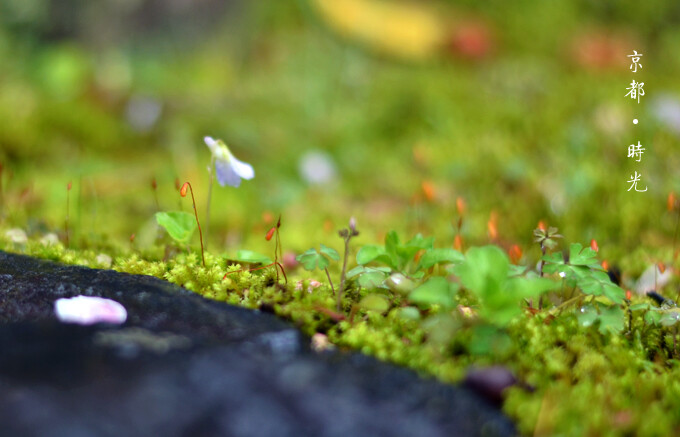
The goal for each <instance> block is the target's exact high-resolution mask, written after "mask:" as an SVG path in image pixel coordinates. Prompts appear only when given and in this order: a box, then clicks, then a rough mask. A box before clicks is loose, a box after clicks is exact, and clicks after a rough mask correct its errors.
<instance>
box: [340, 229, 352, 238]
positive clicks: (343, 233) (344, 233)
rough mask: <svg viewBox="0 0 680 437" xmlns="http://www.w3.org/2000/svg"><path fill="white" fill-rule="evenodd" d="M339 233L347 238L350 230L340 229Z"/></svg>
mask: <svg viewBox="0 0 680 437" xmlns="http://www.w3.org/2000/svg"><path fill="white" fill-rule="evenodd" d="M338 235H339V236H340V237H341V238H347V236H348V235H349V232H347V229H340V230H339V231H338Z"/></svg>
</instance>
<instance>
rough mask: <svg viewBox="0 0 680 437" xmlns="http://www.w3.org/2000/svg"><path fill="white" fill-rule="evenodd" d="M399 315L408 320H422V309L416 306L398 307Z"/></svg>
mask: <svg viewBox="0 0 680 437" xmlns="http://www.w3.org/2000/svg"><path fill="white" fill-rule="evenodd" d="M396 314H397V317H399V318H402V319H406V320H420V311H418V308H415V307H402V308H397V309H396Z"/></svg>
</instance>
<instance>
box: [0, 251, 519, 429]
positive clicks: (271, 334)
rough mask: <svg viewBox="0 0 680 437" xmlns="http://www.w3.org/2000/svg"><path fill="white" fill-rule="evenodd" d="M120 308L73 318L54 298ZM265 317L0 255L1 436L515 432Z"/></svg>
mask: <svg viewBox="0 0 680 437" xmlns="http://www.w3.org/2000/svg"><path fill="white" fill-rule="evenodd" d="M78 294H85V295H94V296H102V297H107V298H111V299H115V300H116V301H118V302H120V303H121V304H123V305H124V306H125V307H126V309H127V310H128V320H127V322H126V323H125V324H124V325H122V326H110V325H103V324H98V325H94V326H78V325H68V324H63V323H60V322H58V321H57V319H56V318H55V316H54V315H53V302H54V300H56V299H57V298H60V297H70V296H75V295H78ZM308 345H309V339H308V338H306V337H304V336H303V335H301V334H300V333H299V331H297V330H296V329H294V328H292V327H291V326H290V324H288V323H286V322H285V321H282V320H280V319H278V318H276V317H275V316H273V315H271V314H266V313H260V312H258V311H250V310H246V309H243V308H237V307H233V306H230V305H226V304H222V303H218V302H213V301H210V300H206V299H203V298H201V297H200V296H197V295H195V294H193V293H191V292H189V291H187V290H184V289H182V288H180V287H176V286H173V285H172V284H169V283H166V282H164V281H161V280H158V279H155V278H151V277H146V276H135V275H126V274H120V273H116V272H112V271H103V270H91V269H86V268H82V267H66V266H61V265H57V264H54V263H50V262H46V261H41V260H36V259H32V258H29V257H24V256H18V255H10V254H6V253H2V252H0V424H2V425H1V427H2V428H1V429H2V431H0V433H1V434H2V435H3V436H68V437H79V436H116V437H118V436H150V435H163V436H192V437H194V436H277V437H278V436H281V437H284V436H291V437H293V436H294V437H300V436H338V437H341V436H342V437H346V436H371V437H375V436H428V437H436V436H453V435H465V436H468V435H470V436H472V435H483V436H493V435H514V434H515V430H514V427H513V425H512V423H511V422H510V421H509V420H508V419H507V418H505V417H504V416H503V415H502V414H501V413H500V412H499V411H498V410H496V409H495V408H493V407H492V406H491V405H490V404H488V403H486V402H485V401H484V400H482V399H481V398H479V397H477V395H475V394H474V393H472V392H469V391H467V390H465V389H464V388H458V387H454V386H450V385H445V384H441V383H439V382H437V381H435V380H431V379H423V378H420V377H418V376H417V375H416V374H415V373H414V372H412V371H410V370H408V369H404V368H400V367H397V366H393V365H389V364H385V363H382V362H380V361H377V360H375V359H374V358H371V357H367V356H364V355H361V354H357V353H343V352H333V353H328V352H326V353H322V354H316V353H314V352H312V351H311V350H310V349H309V346H308Z"/></svg>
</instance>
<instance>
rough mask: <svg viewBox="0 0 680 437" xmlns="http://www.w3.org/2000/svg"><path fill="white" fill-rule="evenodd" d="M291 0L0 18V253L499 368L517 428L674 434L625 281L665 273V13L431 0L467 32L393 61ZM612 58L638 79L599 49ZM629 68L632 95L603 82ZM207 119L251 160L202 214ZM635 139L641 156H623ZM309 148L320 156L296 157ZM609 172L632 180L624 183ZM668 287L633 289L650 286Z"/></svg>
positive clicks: (669, 387)
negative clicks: (137, 14) (61, 18)
mask: <svg viewBox="0 0 680 437" xmlns="http://www.w3.org/2000/svg"><path fill="white" fill-rule="evenodd" d="M263 3H266V2H263ZM316 3H319V4H320V3H323V2H313V1H302V0H300V1H297V2H271V4H268V5H267V6H250V7H248V8H245V9H244V10H243V11H242V12H240V14H238V15H237V17H236V18H234V17H226V18H225V19H224V20H223V22H221V23H220V25H213V26H212V27H207V28H206V29H207V30H204V32H205V33H204V34H202V35H201V36H200V37H193V38H187V37H186V36H183V35H174V34H170V35H167V34H165V35H163V36H160V37H159V36H158V35H155V34H150V35H145V37H144V38H142V39H139V40H130V39H127V40H126V39H125V38H123V39H121V40H119V41H116V42H115V44H103V43H101V42H100V41H99V40H96V39H95V40H91V41H88V40H83V39H82V38H81V39H78V38H71V39H59V38H55V39H50V38H44V37H41V36H40V35H41V33H40V32H36V31H35V29H31V28H27V27H26V26H23V27H22V26H21V25H17V24H16V23H15V22H9V21H3V22H2V27H0V60H1V61H2V64H1V65H2V67H1V69H0V77H1V78H2V80H0V164H2V167H1V168H2V170H0V200H1V202H0V204H1V208H2V209H1V210H0V242H1V244H2V249H3V250H8V251H13V252H22V253H27V254H30V255H33V256H38V257H42V258H48V259H53V260H56V261H60V262H65V263H69V264H79V265H86V266H90V267H94V268H111V269H115V270H119V271H123V272H129V273H135V274H148V275H153V276H157V277H160V278H163V279H165V280H168V281H170V282H173V283H177V284H180V285H182V286H184V287H186V288H188V289H191V290H193V291H195V292H197V293H200V294H202V295H204V296H206V297H208V298H211V299H216V300H220V301H225V302H228V303H232V304H235V305H241V306H245V307H249V308H260V309H265V310H268V311H274V312H276V313H277V314H279V315H281V316H283V317H285V318H288V319H290V320H291V321H293V322H294V323H295V324H297V325H298V326H299V327H300V328H301V329H302V330H303V331H304V332H305V333H307V334H309V335H313V334H315V333H322V334H324V335H326V336H327V337H328V340H329V341H330V342H331V343H332V344H333V345H335V346H336V347H340V348H352V349H358V350H361V351H363V352H365V353H368V354H372V355H375V356H377V357H378V358H380V359H384V360H388V361H392V362H396V363H400V364H403V365H406V366H409V367H411V368H414V369H417V370H418V371H421V372H423V373H424V374H429V375H434V376H436V377H437V378H440V379H441V380H443V381H447V382H456V381H460V380H461V379H462V378H463V377H464V375H465V373H466V371H467V369H468V368H469V366H472V365H475V366H484V365H487V364H488V365H491V364H502V365H504V366H506V367H507V368H509V369H510V370H512V371H513V372H514V373H515V375H516V376H517V378H518V379H519V380H520V381H522V382H523V386H522V387H520V386H517V387H513V388H511V389H509V390H508V391H507V392H506V398H505V401H504V403H503V409H504V411H506V412H507V413H508V414H509V415H510V417H512V418H513V420H514V421H515V422H516V423H517V424H518V427H519V429H520V431H521V432H522V433H524V434H527V435H531V434H535V435H673V434H676V433H678V432H679V431H680V413H678V412H679V411H680V409H679V408H678V406H680V382H678V381H680V379H679V378H678V376H680V374H679V367H678V358H680V355H679V353H678V350H677V347H676V343H677V341H678V339H677V328H676V326H677V325H676V322H677V312H676V309H675V307H674V306H673V305H672V304H670V303H669V302H666V303H665V304H664V305H662V307H658V306H657V305H656V304H655V303H654V302H652V301H651V300H650V299H648V298H647V297H646V296H644V295H643V294H638V293H636V292H635V285H636V280H637V278H639V277H640V275H642V273H643V272H644V271H645V270H647V269H648V268H649V267H650V266H653V265H654V264H656V263H662V270H664V271H667V272H673V273H675V272H677V268H678V267H680V265H678V262H677V259H676V256H675V252H676V249H677V235H676V233H677V217H678V205H677V202H676V201H675V200H674V198H673V197H670V199H669V193H671V192H678V191H680V179H678V178H677V177H676V172H675V169H677V168H678V167H679V166H680V157H678V155H676V154H675V153H674V152H675V146H676V144H677V141H678V130H677V126H678V122H677V120H676V121H674V120H675V119H673V114H674V111H675V110H676V109H677V108H680V103H678V102H680V99H679V97H678V96H680V83H678V82H677V80H676V77H677V71H679V69H680V58H679V57H678V56H677V52H678V50H677V48H678V46H679V44H680V30H678V29H680V27H678V26H676V25H675V24H674V23H675V21H674V20H675V18H674V17H676V16H677V10H676V9H677V6H675V5H674V3H673V2H670V1H661V0H659V1H657V2H654V3H655V6H654V7H652V6H649V10H647V9H646V7H642V6H639V5H637V3H635V2H619V3H617V4H616V5H614V4H611V5H610V7H608V8H607V7H604V6H602V7H600V6H596V5H594V4H592V2H587V1H582V2H568V1H566V0H565V1H557V2H552V3H551V5H550V6H540V7H539V6H536V5H535V4H534V3H533V2H518V3H517V4H515V5H513V6H512V8H511V10H510V11H509V12H500V11H501V10H503V11H505V8H504V7H503V8H492V7H491V6H489V7H488V9H487V8H486V7H480V6H478V5H476V4H475V2H462V3H461V4H459V5H458V6H457V8H458V9H455V8H454V7H453V6H452V5H451V4H450V3H448V2H441V3H437V4H438V5H439V6H438V7H440V8H441V9H440V10H439V14H438V15H439V16H443V17H450V20H448V19H447V20H444V21H445V22H446V23H449V22H450V26H451V29H450V30H451V31H455V30H456V29H459V28H465V26H467V25H468V24H469V23H473V24H474V26H478V27H479V26H483V27H484V28H485V29H486V31H487V33H484V32H482V33H483V34H484V35H486V36H485V37H484V38H487V37H488V43H489V47H490V49H489V50H488V51H483V52H480V53H478V54H479V56H477V55H475V56H469V53H468V52H465V51H461V50H462V49H461V47H460V45H458V46H456V45H455V44H454V45H453V46H446V47H440V48H438V49H432V52H431V53H430V52H427V53H426V54H425V55H423V56H421V57H419V59H417V60H414V59H411V58H408V57H403V56H400V55H399V53H392V52H385V51H384V50H377V49H375V48H374V47H372V46H371V44H370V43H369V44H368V45H366V44H361V43H359V42H357V41H356V40H354V39H353V38H352V36H351V35H349V34H342V32H338V31H337V26H334V25H333V23H332V22H330V21H329V20H331V19H330V18H327V17H326V18H325V19H324V18H323V17H322V15H321V14H320V13H319V11H318V10H317V9H315V7H314V4H316ZM358 3H362V2H358ZM369 3H370V2H369ZM504 6H505V5H504ZM652 10H654V12H651V11H652ZM7 16H8V15H5V17H7ZM480 23H481V24H480ZM447 25H448V24H447ZM397 36H398V35H397ZM459 36H460V35H459ZM463 40H464V38H463ZM456 41H459V40H456ZM633 49H636V50H638V51H643V52H644V53H645V57H644V58H643V59H644V61H645V62H644V63H643V65H644V69H643V70H642V72H641V74H640V76H634V75H633V74H632V73H631V71H630V70H629V68H628V59H623V60H620V59H618V58H617V57H616V56H617V55H612V53H614V54H619V52H620V51H622V52H623V53H624V54H623V57H624V58H625V53H628V52H631V51H632V50H633ZM634 77H635V78H641V79H640V80H643V81H644V82H645V83H646V86H647V87H648V88H647V93H646V95H645V96H644V98H643V99H642V101H641V103H640V104H636V103H634V102H632V101H630V100H629V99H626V98H625V97H624V94H625V92H626V91H625V90H626V87H627V86H629V83H630V80H631V79H632V78H634ZM673 108H676V109H673ZM135 111H137V112H135ZM139 111H141V112H139ZM677 111H680V109H677ZM140 113H141V114H145V115H143V116H140V115H139V114H140ZM135 114H137V115H135ZM146 116H148V117H149V118H145V117H146ZM676 116H677V115H676ZM634 117H635V118H638V119H639V120H640V123H639V124H637V125H634V124H633V123H632V122H631V120H632V119H633V118H634ZM206 135H210V136H213V137H215V138H221V139H223V140H225V142H226V143H227V144H228V145H229V146H230V148H231V151H232V152H233V153H234V155H236V156H237V157H238V158H239V159H241V160H243V161H246V162H249V163H251V164H252V165H253V167H254V169H255V178H254V179H252V180H249V181H242V184H241V186H240V187H238V188H233V187H229V186H227V187H221V186H219V185H217V184H214V186H213V187H212V193H211V200H210V214H209V217H208V215H207V211H206V210H207V208H206V207H207V203H208V200H207V199H208V191H209V182H208V181H209V173H208V172H206V167H207V166H208V165H209V164H210V162H211V158H210V151H209V150H208V148H207V147H206V146H205V145H204V144H203V140H202V139H203V137H204V136H206ZM637 141H640V142H641V143H642V144H644V145H645V146H646V147H647V149H646V153H645V154H644V155H643V156H642V159H641V161H640V162H637V161H635V160H631V159H629V158H628V157H627V155H626V151H627V148H628V145H629V144H631V143H635V142H637ZM310 152H313V153H315V154H316V155H311V156H312V157H314V156H316V157H317V158H318V157H319V156H321V158H320V159H321V160H322V161H323V162H324V164H319V161H313V162H316V164H314V165H312V167H313V168H314V169H316V170H318V169H319V168H322V167H324V166H327V167H328V168H330V170H328V168H327V171H325V172H322V174H313V175H311V176H310V174H309V173H308V172H306V171H305V170H303V169H301V168H303V167H305V162H309V161H308V160H309V159H310V158H309V157H310V155H309V154H310ZM634 171H638V172H640V173H642V175H643V182H644V184H645V185H646V186H647V187H648V190H647V191H646V192H644V193H636V192H630V191H627V189H628V186H629V184H628V183H627V182H626V181H627V180H628V179H630V177H631V174H632V173H633V172H634ZM312 173H314V172H312ZM184 181H190V182H191V184H192V186H193V189H194V190H195V194H196V202H197V208H198V215H199V218H200V220H201V224H202V227H203V228H202V230H203V233H204V237H205V241H204V243H205V245H206V246H207V250H206V253H205V265H203V263H202V260H201V252H200V244H199V239H198V234H197V233H196V232H194V234H193V237H192V238H191V239H190V240H189V241H188V243H187V244H178V243H177V242H175V241H173V239H172V238H170V236H168V235H167V233H166V232H165V231H164V230H163V229H161V228H159V227H158V226H157V224H156V221H155V219H154V214H155V213H156V212H159V211H185V212H192V213H193V208H192V205H191V201H190V199H189V198H183V197H181V196H180V195H179V193H178V189H179V187H180V186H181V184H182V183H183V182H184ZM67 187H70V188H67ZM279 215H280V216H281V217H282V226H281V228H280V229H279V237H280V241H281V249H282V250H281V251H280V252H281V256H280V258H278V261H281V263H282V264H283V265H284V268H285V269H286V274H287V283H286V282H285V281H284V280H283V278H281V277H277V273H276V270H275V269H274V268H272V267H269V268H264V269H260V270H252V271H249V269H252V268H256V267H258V266H262V265H263V264H260V263H259V261H262V260H261V259H258V257H260V258H262V256H260V255H258V254H264V255H265V256H267V257H269V258H272V259H273V258H275V256H273V254H274V252H275V243H274V240H271V241H268V240H266V239H265V235H266V233H267V231H268V230H269V229H270V228H271V227H272V226H274V224H275V223H276V219H277V217H279ZM350 217H355V218H356V222H357V226H358V229H359V230H360V234H359V235H358V236H356V237H355V238H353V239H352V240H351V241H350V246H349V256H348V259H349V262H348V268H347V270H348V271H351V269H355V268H357V267H358V268H359V270H355V271H354V274H353V275H348V276H351V277H348V279H347V280H346V281H345V289H344V290H343V291H344V293H343V296H342V300H341V303H340V306H339V307H338V303H337V294H336V291H337V290H338V289H339V287H340V282H341V276H342V256H344V244H343V240H342V238H339V237H338V234H337V233H338V230H340V229H342V228H346V227H347V223H348V220H349V219H350ZM539 222H542V223H545V224H547V226H543V225H541V227H544V228H546V229H545V231H544V232H548V229H547V228H549V227H550V226H556V227H558V228H559V232H560V234H562V235H563V236H564V238H557V239H555V242H556V243H557V245H556V246H555V247H549V248H548V247H545V249H546V251H545V255H546V256H547V257H548V258H547V259H544V267H547V268H546V271H545V272H543V276H544V277H543V278H540V277H539V276H540V274H539V273H538V272H539V269H540V266H539V263H540V262H541V259H542V258H543V253H542V250H541V245H540V242H536V241H535V238H539V239H540V237H536V236H535V235H534V233H533V232H534V230H535V229H536V228H537V227H538V225H537V223H539ZM16 229H19V230H21V232H23V233H24V234H25V235H26V237H27V238H26V239H25V240H24V234H22V233H21V232H19V233H16V232H15V231H11V232H10V230H16ZM392 230H395V231H396V235H398V236H400V237H401V240H400V241H398V242H395V241H394V239H393V237H392V236H391V235H393V234H392V233H391V232H390V231H392ZM8 232H9V234H8ZM418 234H421V235H423V236H424V237H421V238H420V239H418V238H416V240H411V238H413V237H415V236H416V235H418ZM426 237H433V238H434V240H433V242H432V241H431V240H427V238H426ZM591 240H595V241H596V243H595V244H597V246H599V247H597V249H598V252H597V253H596V254H595V251H592V252H589V251H590V250H591V249H588V246H589V245H590V244H589V243H590V242H591ZM388 242H391V243H388ZM573 243H581V244H582V245H583V246H585V249H583V247H581V248H580V249H579V250H576V251H573V250H572V249H573V246H572V244H573ZM321 244H323V245H325V246H327V247H328V248H329V249H332V250H333V251H337V253H338V254H339V257H340V258H341V259H340V261H335V260H334V259H333V257H332V256H331V257H330V258H326V256H327V255H324V254H323V253H321V254H319V256H321V257H323V258H324V259H326V260H327V262H328V272H325V271H324V270H323V269H315V270H313V271H307V270H305V269H304V268H303V266H301V265H300V264H299V263H298V262H296V261H295V260H294V258H295V257H296V256H298V255H300V254H303V253H304V252H305V251H307V250H308V249H309V248H312V247H313V248H320V247H321V246H320V245H321ZM409 244H410V245H409ZM489 246H492V247H496V248H497V249H490V248H489ZM367 247H369V248H368V249H366V248H367ZM390 247H391V248H392V249H390ZM593 247H595V245H594V244H593ZM322 249H323V248H322ZM435 249H437V250H439V251H436V250H435ZM246 250H247V251H250V252H246ZM361 251H363V253H361ZM322 252H323V251H322ZM563 252H566V253H569V255H570V256H569V257H564V256H563ZM327 253H332V252H327ZM371 253H372V254H373V255H375V256H374V257H371V256H370V255H371ZM428 253H429V254H431V255H427V256H431V257H434V258H431V259H434V262H433V263H432V265H428V266H427V267H423V263H422V259H423V257H425V256H426V254H428ZM581 258H582V259H581ZM246 261H248V262H246ZM603 261H606V263H605V266H608V267H609V270H610V271H614V269H613V268H612V267H616V268H617V269H618V270H620V272H621V275H620V278H621V281H620V287H619V286H616V285H614V284H611V283H610V282H608V280H605V279H603V276H602V275H603V274H604V271H605V270H606V269H605V268H604V267H602V265H603V264H602V263H603ZM264 264H265V265H266V262H265V263H264ZM296 264H297V265H296ZM362 266H363V267H362ZM362 269H363V270H362ZM560 273H564V277H562V276H561V275H560ZM395 274H403V275H405V276H406V277H407V278H406V279H407V280H408V281H411V282H410V283H409V285H406V286H404V288H400V287H399V286H397V285H396V284H395V283H394V281H395V278H397V277H395V276H394V275H395ZM659 275H661V272H659ZM438 278H443V279H438ZM329 279H330V280H329ZM390 280H392V282H389V281H390ZM331 281H332V283H333V285H331ZM545 281H548V282H549V283H548V282H545ZM490 284H491V285H490ZM494 284H496V285H494ZM499 284H500V285H499ZM677 286H678V281H677V277H676V276H673V277H672V278H671V280H670V281H669V282H665V283H664V285H663V286H657V284H654V288H656V289H657V291H658V292H659V293H660V294H662V295H664V296H666V297H668V298H670V299H674V300H677V299H676V295H677ZM423 287H424V288H423ZM417 290H419V291H417ZM627 290H631V291H632V292H633V293H632V296H626V293H625V292H626V291H627ZM376 296H377V297H376ZM508 296H510V297H509V298H508ZM508 299H509V300H508ZM539 300H540V301H541V303H542V305H541V306H542V308H541V309H540V310H539V308H538V307H539V305H538V302H539Z"/></svg>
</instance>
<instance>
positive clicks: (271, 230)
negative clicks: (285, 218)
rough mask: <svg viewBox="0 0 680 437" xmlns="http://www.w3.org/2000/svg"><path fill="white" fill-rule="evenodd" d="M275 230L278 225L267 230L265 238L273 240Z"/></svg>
mask: <svg viewBox="0 0 680 437" xmlns="http://www.w3.org/2000/svg"><path fill="white" fill-rule="evenodd" d="M274 232H276V226H274V227H273V228H271V229H270V230H269V231H267V235H266V236H265V237H264V238H265V240H267V241H269V240H271V239H272V237H273V236H274Z"/></svg>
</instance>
